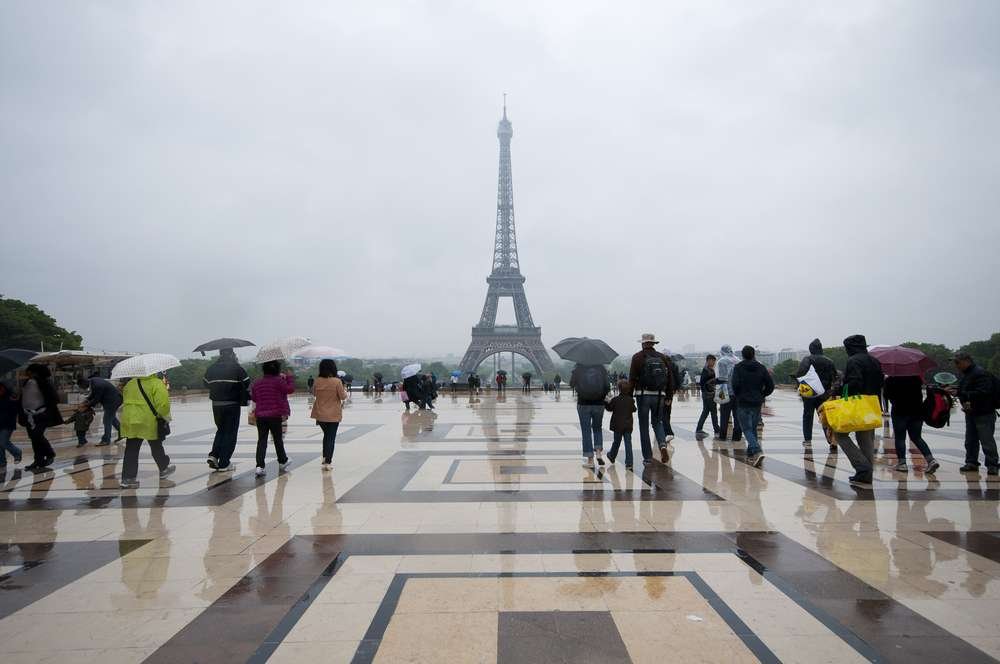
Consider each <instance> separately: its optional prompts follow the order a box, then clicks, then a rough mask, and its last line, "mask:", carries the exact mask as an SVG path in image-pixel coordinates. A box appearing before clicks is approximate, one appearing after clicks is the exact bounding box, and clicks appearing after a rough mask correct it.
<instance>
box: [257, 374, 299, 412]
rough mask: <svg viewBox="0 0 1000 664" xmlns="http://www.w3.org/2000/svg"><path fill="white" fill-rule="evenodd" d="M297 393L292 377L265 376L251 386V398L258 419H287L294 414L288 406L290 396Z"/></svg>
mask: <svg viewBox="0 0 1000 664" xmlns="http://www.w3.org/2000/svg"><path fill="white" fill-rule="evenodd" d="M294 391H295V380H294V379H293V378H292V377H291V376H287V375H281V376H264V377H262V378H258V379H257V380H255V381H254V382H253V385H251V386H250V398H251V399H253V402H254V413H255V415H256V416H257V417H287V416H288V415H291V414H292V409H291V408H289V406H288V395H289V394H291V393H292V392H294Z"/></svg>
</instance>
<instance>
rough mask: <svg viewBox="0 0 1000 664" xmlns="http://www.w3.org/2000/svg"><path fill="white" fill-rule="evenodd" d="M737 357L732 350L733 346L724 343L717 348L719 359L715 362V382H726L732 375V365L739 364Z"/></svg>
mask: <svg viewBox="0 0 1000 664" xmlns="http://www.w3.org/2000/svg"><path fill="white" fill-rule="evenodd" d="M739 361H740V360H739V358H738V357H736V353H734V352H733V347H732V346H730V345H728V344H727V345H725V346H723V347H722V348H721V349H720V350H719V361H718V362H716V364H715V380H716V382H717V383H728V382H729V379H730V378H731V377H732V375H733V367H735V366H736V365H737V364H739Z"/></svg>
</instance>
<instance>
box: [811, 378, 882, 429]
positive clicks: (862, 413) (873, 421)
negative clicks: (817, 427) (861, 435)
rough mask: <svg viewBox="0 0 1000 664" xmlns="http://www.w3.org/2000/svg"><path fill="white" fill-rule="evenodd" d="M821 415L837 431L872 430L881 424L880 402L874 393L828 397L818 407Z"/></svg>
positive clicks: (845, 391) (845, 390) (845, 393)
mask: <svg viewBox="0 0 1000 664" xmlns="http://www.w3.org/2000/svg"><path fill="white" fill-rule="evenodd" d="M819 410H820V411H821V412H822V417H823V418H824V419H825V420H826V423H827V424H828V425H829V426H830V428H831V429H833V430H834V431H836V432H837V433H853V432H855V431H872V430H874V429H878V428H879V427H880V426H882V404H881V403H879V400H878V397H877V396H875V395H874V394H859V395H855V396H848V395H847V388H846V387H845V388H844V393H843V396H841V397H839V398H836V399H828V400H827V401H824V402H823V404H822V405H821V406H820V407H819Z"/></svg>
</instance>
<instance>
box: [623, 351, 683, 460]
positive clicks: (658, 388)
mask: <svg viewBox="0 0 1000 664" xmlns="http://www.w3.org/2000/svg"><path fill="white" fill-rule="evenodd" d="M639 343H640V344H642V349H641V350H640V351H639V352H638V353H636V354H635V355H633V356H632V362H631V364H630V365H629V372H628V382H629V387H630V388H631V390H632V393H633V394H634V395H635V407H636V410H637V412H638V414H639V447H640V449H641V450H642V462H643V463H650V462H651V461H652V460H653V448H652V446H651V445H650V442H649V427H650V426H652V427H653V436H654V437H655V438H656V444H657V446H659V448H660V461H661V463H667V462H668V461H670V451H669V450H668V449H667V440H666V433H665V432H664V430H663V400H664V398H665V396H666V395H667V394H673V387H674V386H673V376H672V375H671V373H670V366H669V365H668V364H667V356H666V355H664V354H663V353H658V352H657V351H656V344H658V343H660V342H659V341H657V339H656V335H655V334H652V333H649V332H647V333H645V334H643V335H642V337H641V338H640V339H639Z"/></svg>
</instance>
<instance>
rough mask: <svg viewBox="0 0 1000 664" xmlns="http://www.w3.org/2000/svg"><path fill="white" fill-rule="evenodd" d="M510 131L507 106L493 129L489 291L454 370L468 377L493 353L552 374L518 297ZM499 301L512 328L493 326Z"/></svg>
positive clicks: (520, 287) (537, 330) (521, 279)
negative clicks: (513, 321) (508, 307)
mask: <svg viewBox="0 0 1000 664" xmlns="http://www.w3.org/2000/svg"><path fill="white" fill-rule="evenodd" d="M513 135H514V129H513V128H512V126H511V124H510V120H508V119H507V102H506V100H505V101H504V105H503V118H502V119H501V120H500V124H499V125H498V126H497V138H498V139H500V182H499V184H498V186H497V227H496V240H495V241H494V243H493V272H492V273H491V274H490V276H489V277H487V278H486V283H487V284H489V290H487V291H486V303H485V304H484V305H483V315H482V316H480V318H479V323H478V324H476V326H475V327H473V328H472V343H470V344H469V350H467V351H465V356H464V357H463V358H462V363H461V364H460V365H459V369H460V370H461V371H462V373H474V372H475V371H476V368H477V367H478V366H479V364H480V363H481V362H482V361H483V360H485V359H486V358H488V357H490V356H491V355H496V354H498V353H512V354H517V355H520V356H522V357H524V358H525V359H527V360H528V361H529V362H531V365H532V366H533V367H534V368H535V372H536V375H537V376H541V375H542V374H543V373H545V372H548V371H552V369H553V367H552V359H551V358H550V357H549V354H548V351H546V350H545V346H544V345H543V344H542V328H541V327H538V326H536V325H535V323H534V322H533V321H532V320H531V310H530V309H529V308H528V298H527V297H525V295H524V276H523V275H522V274H521V266H520V264H519V263H518V260H517V236H516V235H515V233H514V187H513V184H512V181H511V175H510V138H511V136H513ZM501 297H509V298H512V299H513V300H514V315H515V316H516V318H517V325H497V305H498V303H499V301H500V298H501Z"/></svg>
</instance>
